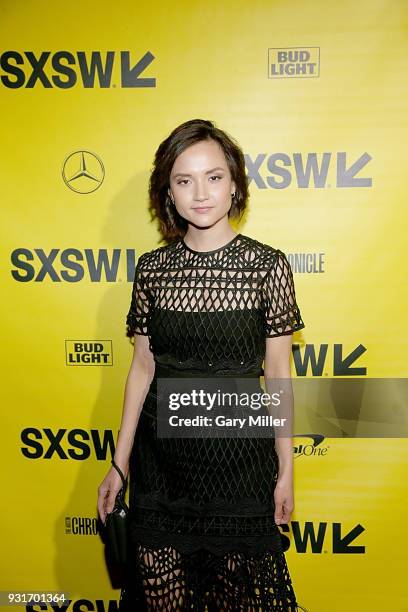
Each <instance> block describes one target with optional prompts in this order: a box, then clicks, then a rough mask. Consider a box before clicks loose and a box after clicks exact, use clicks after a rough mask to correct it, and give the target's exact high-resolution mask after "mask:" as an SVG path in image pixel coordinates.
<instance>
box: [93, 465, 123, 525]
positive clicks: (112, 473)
mask: <svg viewBox="0 0 408 612" xmlns="http://www.w3.org/2000/svg"><path fill="white" fill-rule="evenodd" d="M122 484H123V483H122V479H121V477H120V476H119V473H118V472H117V471H116V470H115V468H114V467H111V469H110V470H109V472H108V473H107V474H106V476H105V478H104V479H103V481H102V482H101V484H100V485H99V487H98V512H99V516H100V517H101V521H102V522H103V524H105V521H106V515H107V514H108V513H109V512H112V510H113V507H114V505H115V499H116V496H117V494H118V493H119V490H120V489H121V487H122Z"/></svg>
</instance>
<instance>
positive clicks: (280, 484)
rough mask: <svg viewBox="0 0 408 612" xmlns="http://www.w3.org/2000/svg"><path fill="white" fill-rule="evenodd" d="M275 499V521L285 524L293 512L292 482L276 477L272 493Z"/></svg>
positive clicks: (278, 523)
mask: <svg viewBox="0 0 408 612" xmlns="http://www.w3.org/2000/svg"><path fill="white" fill-rule="evenodd" d="M273 497H274V500H275V517H274V518H275V523H276V524H277V525H282V524H287V523H289V521H290V515H291V514H292V512H293V508H294V502H293V482H292V480H291V479H288V478H278V480H277V481H276V485H275V490H274V494H273Z"/></svg>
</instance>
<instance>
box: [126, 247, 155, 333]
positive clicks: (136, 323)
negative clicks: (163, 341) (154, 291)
mask: <svg viewBox="0 0 408 612" xmlns="http://www.w3.org/2000/svg"><path fill="white" fill-rule="evenodd" d="M146 256H147V253H144V254H143V255H141V256H140V257H139V259H138V262H137V265H136V269H135V277H134V281H133V288H132V298H131V304H130V308H129V312H128V315H127V317H126V326H127V334H126V335H127V336H133V335H134V334H139V335H141V336H147V335H148V329H147V322H148V318H149V312H150V304H149V298H148V295H147V293H146V292H145V287H144V279H143V277H142V274H141V269H142V268H143V264H144V262H145V260H146Z"/></svg>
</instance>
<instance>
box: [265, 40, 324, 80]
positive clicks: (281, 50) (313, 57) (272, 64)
mask: <svg viewBox="0 0 408 612" xmlns="http://www.w3.org/2000/svg"><path fill="white" fill-rule="evenodd" d="M319 75H320V48H319V47H277V48H271V49H268V78H269V79H282V78H292V79H293V78H299V77H300V78H303V79H305V78H306V79H310V78H316V77H318V76H319Z"/></svg>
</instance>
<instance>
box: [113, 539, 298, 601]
mask: <svg viewBox="0 0 408 612" xmlns="http://www.w3.org/2000/svg"><path fill="white" fill-rule="evenodd" d="M134 556H135V558H134V561H133V563H134V566H133V576H132V567H130V571H129V574H130V575H129V581H128V582H129V586H128V587H127V588H124V589H122V592H121V598H120V604H119V611H120V612H136V611H137V612H139V610H140V611H142V610H149V611H153V610H157V611H160V612H167V611H169V612H170V611H178V612H181V611H184V610H195V611H196V612H216V611H225V612H226V611H228V612H238V611H241V612H268V611H269V612H272V611H273V612H279V611H281V612H296V611H297V610H298V609H299V608H298V605H297V602H296V597H295V594H294V591H293V586H292V582H291V578H290V575H289V571H288V567H287V564H286V560H285V556H284V554H283V553H273V552H268V551H267V552H263V553H260V554H258V555H249V554H247V553H243V552H242V551H239V550H237V551H234V552H230V553H228V554H226V555H224V556H220V557H218V556H215V555H212V554H211V553H209V552H208V551H206V550H200V551H197V552H195V553H193V554H190V555H185V554H184V555H183V554H180V553H179V552H178V550H177V547H172V546H166V547H162V548H153V547H149V546H147V545H145V544H141V543H139V544H138V545H137V546H136V548H135V555H134ZM132 577H133V580H132Z"/></svg>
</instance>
